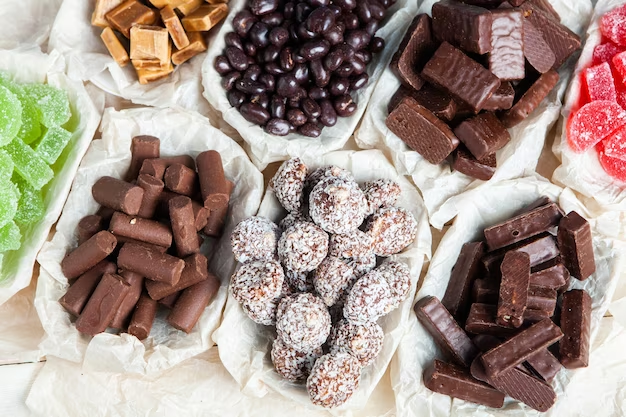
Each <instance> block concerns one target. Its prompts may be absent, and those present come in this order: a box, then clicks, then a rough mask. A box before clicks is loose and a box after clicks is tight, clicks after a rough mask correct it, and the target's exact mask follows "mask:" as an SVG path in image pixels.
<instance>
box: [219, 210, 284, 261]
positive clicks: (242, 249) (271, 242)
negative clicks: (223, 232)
mask: <svg viewBox="0 0 626 417" xmlns="http://www.w3.org/2000/svg"><path fill="white" fill-rule="evenodd" d="M278 239H280V229H279V228H278V226H277V225H276V224H274V223H273V222H272V221H270V220H268V219H266V218H265V217H250V218H248V219H246V220H243V221H241V222H240V223H239V224H238V225H237V226H236V227H235V230H233V233H232V234H231V235H230V244H231V246H232V248H233V254H234V255H235V259H236V260H237V261H239V262H248V261H255V260H272V259H276V246H277V244H278Z"/></svg>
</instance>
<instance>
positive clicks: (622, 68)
mask: <svg viewBox="0 0 626 417" xmlns="http://www.w3.org/2000/svg"><path fill="white" fill-rule="evenodd" d="M611 62H612V63H613V68H615V71H616V72H617V74H619V76H620V77H622V79H621V82H622V83H624V81H625V80H626V52H620V53H619V54H617V55H615V56H614V57H613V59H612V60H611Z"/></svg>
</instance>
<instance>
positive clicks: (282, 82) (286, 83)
mask: <svg viewBox="0 0 626 417" xmlns="http://www.w3.org/2000/svg"><path fill="white" fill-rule="evenodd" d="M298 87H299V85H298V80H297V79H296V77H295V76H294V75H292V74H286V75H283V76H280V77H278V80H277V82H276V92H277V93H278V94H279V95H281V96H283V97H287V98H291V97H294V96H295V95H296V94H297V93H298Z"/></svg>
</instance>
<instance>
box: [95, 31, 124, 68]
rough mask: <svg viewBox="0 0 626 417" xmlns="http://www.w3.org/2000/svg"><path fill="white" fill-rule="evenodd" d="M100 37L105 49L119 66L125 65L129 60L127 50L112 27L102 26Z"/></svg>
mask: <svg viewBox="0 0 626 417" xmlns="http://www.w3.org/2000/svg"><path fill="white" fill-rule="evenodd" d="M100 39H102V42H104V46H106V48H107V50H108V51H109V53H110V54H111V56H112V57H113V59H114V60H115V62H117V65H119V66H120V67H125V66H126V65H128V63H129V62H130V57H129V56H128V52H127V51H126V48H125V47H124V45H123V44H122V42H121V41H120V40H119V38H118V37H117V35H116V34H115V32H114V31H113V29H111V28H110V27H106V28H104V30H103V31H102V33H101V34H100Z"/></svg>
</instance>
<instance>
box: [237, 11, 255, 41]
mask: <svg viewBox="0 0 626 417" xmlns="http://www.w3.org/2000/svg"><path fill="white" fill-rule="evenodd" d="M257 21H258V19H257V17H256V16H254V15H253V14H252V13H250V11H248V10H242V11H240V12H239V13H237V14H236V15H235V17H234V18H233V28H234V29H235V32H237V34H238V35H239V36H241V37H242V38H245V37H246V36H247V35H248V32H250V29H252V26H253V25H254V24H255V23H256V22H257Z"/></svg>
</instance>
